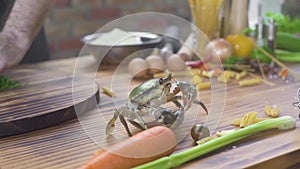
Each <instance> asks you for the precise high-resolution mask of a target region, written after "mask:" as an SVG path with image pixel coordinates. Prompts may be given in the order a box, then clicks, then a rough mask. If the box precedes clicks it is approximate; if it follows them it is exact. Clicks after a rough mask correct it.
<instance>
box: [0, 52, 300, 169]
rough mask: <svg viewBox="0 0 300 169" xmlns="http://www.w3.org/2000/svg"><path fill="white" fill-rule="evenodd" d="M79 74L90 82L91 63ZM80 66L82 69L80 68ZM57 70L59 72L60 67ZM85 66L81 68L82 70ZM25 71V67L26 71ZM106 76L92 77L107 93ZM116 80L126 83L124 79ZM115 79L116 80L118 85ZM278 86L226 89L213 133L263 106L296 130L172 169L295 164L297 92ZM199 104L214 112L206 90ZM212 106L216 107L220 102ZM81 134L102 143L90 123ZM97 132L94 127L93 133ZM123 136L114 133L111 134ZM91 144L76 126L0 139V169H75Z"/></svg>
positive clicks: (106, 106)
mask: <svg viewBox="0 0 300 169" xmlns="http://www.w3.org/2000/svg"><path fill="white" fill-rule="evenodd" d="M81 62H82V64H80V66H81V68H82V69H84V70H86V73H87V75H90V77H93V76H94V75H95V74H94V72H91V71H90V70H88V68H90V65H92V64H93V63H92V62H93V60H92V59H91V58H88V57H87V58H83V59H82V60H81ZM74 63H75V61H74V60H73V59H66V60H60V61H52V62H46V63H43V64H38V65H31V66H32V67H39V68H42V67H44V68H45V69H47V70H51V69H52V68H51V66H53V67H55V68H60V69H61V70H62V71H65V72H72V68H74ZM83 63H84V64H83ZM62 65H63V66H62ZM84 65H86V67H85V66H84ZM28 67H30V65H29V66H28ZM112 73H113V72H112V71H109V69H105V70H102V71H99V72H97V74H96V81H97V82H98V83H99V84H100V86H106V87H110V85H111V82H110V81H111V79H112ZM120 77H122V78H124V79H126V78H128V77H129V76H128V74H127V75H126V73H125V72H124V75H121V76H120ZM124 79H119V80H121V81H122V80H124ZM277 83H280V85H277V86H275V87H270V86H267V85H264V84H260V85H258V86H253V87H245V88H241V87H238V86H237V85H236V84H230V85H228V86H227V88H226V92H227V93H226V100H225V101H226V104H225V109H224V114H223V116H222V118H221V121H220V123H219V124H218V128H217V130H221V129H230V128H234V127H233V126H231V125H230V122H231V120H232V119H234V118H236V117H241V116H243V115H244V114H245V113H246V112H249V111H258V112H259V116H260V117H264V114H263V107H264V105H265V104H266V103H270V104H276V105H277V106H278V107H279V108H280V109H281V114H280V116H284V115H291V116H293V117H295V118H297V128H296V129H294V130H291V131H284V132H281V131H276V130H272V131H268V132H264V133H261V134H258V135H255V136H252V137H250V138H247V139H244V140H242V141H239V142H237V143H234V144H231V145H229V146H227V147H225V148H223V149H220V150H217V151H214V152H212V153H209V154H208V155H205V156H203V157H200V158H197V159H195V160H193V161H191V162H188V163H186V164H184V165H182V166H180V167H178V168H286V167H288V166H292V165H295V164H296V163H300V158H299V156H300V155H299V151H300V136H299V132H300V122H299V118H298V114H299V112H300V110H298V109H295V108H294V107H293V106H292V103H293V102H294V101H296V99H295V96H296V91H297V89H298V88H299V86H300V85H299V83H298V82H291V83H288V84H285V83H284V82H281V81H277ZM113 89H116V90H117V94H118V96H119V94H120V96H123V95H124V96H125V95H126V92H125V91H127V90H129V89H127V86H126V85H125V86H121V87H120V86H116V87H115V88H113ZM200 97H201V99H202V101H203V102H204V103H205V104H206V105H207V106H208V108H209V109H210V108H211V107H212V106H220V107H222V105H218V104H214V103H210V101H211V99H212V95H211V92H210V90H204V91H201V92H200ZM100 98H101V102H100V104H99V106H100V107H101V114H100V115H101V116H103V117H104V118H107V119H108V118H110V117H111V115H112V112H113V110H114V102H113V99H112V98H110V97H107V96H105V95H104V94H103V93H100ZM125 102H126V98H123V97H121V98H120V100H118V103H120V104H121V103H125ZM216 102H217V103H219V102H220V103H221V101H219V102H218V100H216ZM89 115H90V116H91V117H97V118H98V117H99V110H98V109H95V110H93V111H91V112H89ZM199 115H201V116H199V117H198V119H197V120H198V121H197V122H203V121H202V120H203V119H204V120H205V118H206V116H205V115H204V114H203V115H202V114H199ZM86 124H87V126H86V129H87V128H88V129H89V130H90V131H89V132H90V134H94V136H95V138H99V139H100V138H102V140H103V137H105V134H104V133H102V132H103V129H101V127H104V126H105V123H104V124H102V123H101V124H98V123H97V119H96V118H94V119H92V120H90V121H87V123H86ZM99 126H100V127H99ZM118 132H124V134H125V135H126V133H125V131H123V129H122V127H120V130H116V131H114V133H113V134H115V135H117V134H118ZM191 146H193V141H192V139H191V137H189V136H187V137H185V138H184V139H183V140H182V141H181V142H180V143H179V144H178V146H177V149H176V152H180V151H183V150H185V149H188V148H190V147H191ZM99 148H100V147H98V145H97V144H95V143H94V142H93V140H91V138H89V137H88V135H87V134H86V131H85V130H84V129H83V128H82V126H81V125H80V123H79V122H78V121H77V120H72V121H68V122H65V123H63V124H60V125H56V126H53V127H49V128H47V129H42V130H38V131H35V132H30V133H26V134H21V135H17V136H12V137H7V138H2V139H0V152H1V154H0V167H1V169H6V168H7V169H8V168H17V169H18V168H76V167H78V166H80V165H81V164H83V163H84V162H85V161H86V160H87V159H89V158H90V157H91V156H92V153H93V152H94V151H95V150H97V149H99Z"/></svg>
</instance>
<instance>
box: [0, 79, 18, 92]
mask: <svg viewBox="0 0 300 169" xmlns="http://www.w3.org/2000/svg"><path fill="white" fill-rule="evenodd" d="M18 87H20V83H19V82H18V81H16V80H12V79H10V78H8V77H6V76H1V75H0V91H4V90H9V89H15V88H18Z"/></svg>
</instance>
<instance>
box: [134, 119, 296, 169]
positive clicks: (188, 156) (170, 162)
mask: <svg viewBox="0 0 300 169" xmlns="http://www.w3.org/2000/svg"><path fill="white" fill-rule="evenodd" d="M295 126H296V119H295V118H293V117H291V116H284V117H280V118H276V119H268V120H264V121H261V122H259V123H256V124H253V125H250V126H248V127H245V128H242V129H240V130H237V131H234V132H232V133H230V134H227V135H224V136H222V137H219V138H216V139H214V140H211V141H208V142H206V143H204V144H201V145H197V146H195V147H193V148H191V149H188V150H186V151H183V152H180V153H176V154H173V155H170V156H167V157H162V158H160V159H157V160H155V161H152V162H149V163H146V164H143V165H140V166H138V167H135V169H146V168H147V169H152V168H153V169H156V168H160V169H168V168H173V167H177V166H179V165H181V164H183V163H185V162H187V161H190V160H192V159H194V158H196V157H199V156H201V155H204V154H206V153H209V152H211V151H214V150H216V149H218V148H221V147H224V146H226V145H229V144H231V143H233V142H236V141H238V140H241V139H244V138H246V137H248V136H251V135H254V134H256V133H259V132H263V131H266V130H270V129H279V130H288V129H293V128H295Z"/></svg>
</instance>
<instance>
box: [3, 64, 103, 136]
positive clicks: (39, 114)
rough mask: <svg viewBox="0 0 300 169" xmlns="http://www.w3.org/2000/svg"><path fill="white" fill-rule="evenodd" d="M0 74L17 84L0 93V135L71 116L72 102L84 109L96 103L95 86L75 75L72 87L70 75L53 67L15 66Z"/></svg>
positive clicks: (73, 109)
mask: <svg viewBox="0 0 300 169" xmlns="http://www.w3.org/2000/svg"><path fill="white" fill-rule="evenodd" d="M1 75H4V76H7V77H10V78H11V79H13V80H18V81H19V82H20V83H21V87H19V88H17V89H12V90H8V91H3V92H0V137H5V136H10V135H15V134H20V133H24V132H29V131H33V130H38V129H42V128H45V127H48V126H52V125H55V124H58V123H61V122H64V121H66V120H70V119H74V118H76V117H77V116H76V112H75V106H76V105H79V104H80V106H81V107H84V109H86V110H87V111H88V110H90V109H92V108H93V107H95V106H96V105H97V103H98V102H99V87H98V85H97V84H94V85H87V80H86V77H82V78H81V77H80V78H76V79H77V80H76V83H74V84H76V85H74V86H72V81H73V77H72V74H70V73H63V72H58V71H53V70H45V69H26V68H19V69H10V70H6V71H4V72H1ZM90 86H93V87H92V89H91V87H90ZM72 91H74V93H72ZM73 95H76V99H75V100H76V101H73ZM78 100H79V101H78Z"/></svg>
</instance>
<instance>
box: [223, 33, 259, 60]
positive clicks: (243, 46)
mask: <svg viewBox="0 0 300 169" xmlns="http://www.w3.org/2000/svg"><path fill="white" fill-rule="evenodd" d="M226 40H227V41H228V42H230V43H231V45H232V47H233V53H234V55H235V56H237V57H248V56H249V55H250V53H251V51H252V50H253V48H254V41H253V39H252V38H249V37H247V36H244V35H241V34H236V35H228V36H227V37H226Z"/></svg>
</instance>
